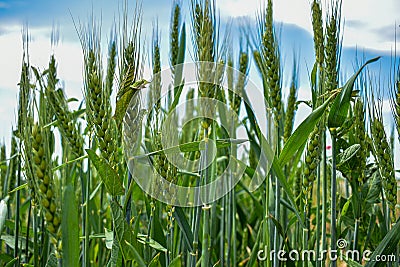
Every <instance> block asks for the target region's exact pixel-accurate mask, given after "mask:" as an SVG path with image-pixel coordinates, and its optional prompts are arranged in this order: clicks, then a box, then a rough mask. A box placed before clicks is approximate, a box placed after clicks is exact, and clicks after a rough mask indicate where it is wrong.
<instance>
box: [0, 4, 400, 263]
mask: <svg viewBox="0 0 400 267" xmlns="http://www.w3.org/2000/svg"><path fill="white" fill-rule="evenodd" d="M216 1H217V0H191V1H188V3H186V2H184V1H182V2H181V1H174V2H173V3H172V5H171V17H170V25H169V31H168V32H162V31H161V30H160V29H159V27H158V23H157V22H156V23H153V32H152V34H150V35H148V34H147V35H145V34H146V33H145V32H142V16H146V14H142V9H141V5H140V3H137V4H136V6H135V8H134V11H133V12H132V13H131V12H130V11H128V10H129V8H128V7H124V9H123V11H122V12H121V14H119V15H120V18H119V21H118V23H117V22H116V23H115V25H114V26H113V28H112V30H111V33H110V34H109V35H108V36H103V34H102V29H101V26H100V25H101V21H100V20H99V21H97V20H96V19H94V18H92V19H91V20H90V21H89V22H88V23H87V24H83V25H81V24H77V25H75V26H76V29H77V36H78V38H79V40H80V42H81V45H82V52H83V53H82V54H83V62H82V65H83V73H82V80H83V84H82V90H83V99H78V100H76V99H69V98H68V88H64V87H63V83H62V82H61V81H62V79H63V77H59V76H58V72H57V68H58V66H57V55H56V54H52V55H49V63H48V66H47V67H45V68H42V67H38V66H32V65H31V64H30V60H29V34H28V32H27V30H26V31H24V32H23V39H24V49H23V62H22V66H21V78H20V81H19V83H18V86H19V93H18V107H17V112H16V113H17V121H16V123H15V129H13V131H12V138H11V140H10V144H7V143H4V144H3V143H2V144H1V146H0V198H1V202H0V236H1V240H0V251H1V252H0V265H1V266H50V267H52V266H83V267H89V266H143V267H144V266H152V267H155V266H169V267H178V266H190V267H196V266H202V267H209V266H232V267H236V266H249V267H253V266H268V267H269V266H274V267H278V266H317V267H320V266H328V265H329V266H364V265H366V266H383V265H378V264H377V261H374V260H375V259H377V257H378V256H379V255H387V256H389V255H394V256H395V257H397V258H395V259H394V260H392V261H389V260H388V261H386V262H384V263H382V262H380V264H385V266H386V265H387V266H399V256H400V255H399V252H400V246H399V243H400V221H399V217H400V210H399V194H398V191H399V179H398V177H399V175H398V172H399V170H396V161H397V162H398V158H399V155H400V154H399V151H398V149H397V150H396V147H397V146H396V145H395V144H396V142H397V140H398V141H400V72H399V69H400V66H399V65H398V64H399V63H398V58H397V57H396V56H393V59H394V60H392V62H393V63H392V64H394V66H392V68H391V69H395V70H397V71H393V73H390V75H388V76H389V77H390V81H388V82H387V87H386V88H382V85H377V83H374V82H373V81H375V80H379V75H380V74H376V73H374V72H372V71H368V72H366V71H365V68H368V66H369V65H370V64H375V63H374V62H376V61H378V60H379V58H372V59H369V60H365V61H364V62H363V64H364V65H359V66H358V67H357V70H356V72H355V73H354V74H351V73H350V74H348V73H346V72H345V71H344V70H342V65H341V49H342V46H341V40H342V38H343V36H342V31H343V27H344V26H343V21H344V18H342V17H341V8H342V6H341V2H342V1H340V0H339V1H330V2H329V4H328V5H323V3H321V1H319V0H313V1H311V2H310V14H311V16H310V22H311V23H312V31H313V42H314V46H313V48H314V60H315V61H314V62H313V64H314V65H313V66H312V68H310V73H309V75H308V77H309V78H310V81H309V84H310V86H309V88H301V89H300V87H299V84H300V81H299V79H301V77H305V75H301V74H300V68H299V60H298V59H300V58H302V57H301V54H300V55H294V56H293V58H295V59H297V60H294V62H287V61H285V60H283V57H282V55H281V46H282V44H281V43H280V39H279V36H280V35H279V31H278V29H277V27H276V22H275V21H274V13H273V12H274V8H273V1H272V0H267V1H265V3H264V4H265V5H263V8H264V9H263V10H260V11H259V13H258V16H256V17H255V18H253V20H249V21H254V25H252V24H251V23H248V24H246V25H242V26H243V27H242V28H241V31H240V34H241V36H240V37H239V38H234V37H233V35H231V34H230V32H229V31H230V30H231V28H230V27H223V26H222V25H221V22H220V20H219V11H218V10H217V3H216ZM325 6H327V10H325V8H324V7H325ZM185 12H186V13H187V14H185ZM253 29H257V30H256V31H253ZM105 32H107V31H105ZM53 37H54V36H52V40H53ZM104 38H106V40H107V42H108V45H107V46H106V47H105V48H104V47H103V45H104V41H103V40H104ZM146 38H147V41H145V40H146ZM149 39H150V41H149ZM162 39H168V42H167V44H168V45H167V47H163V44H164V43H163V42H162V41H161V40H162ZM190 42H191V43H190ZM52 43H53V41H52ZM52 45H55V43H53V44H52ZM235 47H239V49H236V48H235ZM104 51H105V52H104ZM163 51H168V59H167V60H165V61H166V63H165V62H163V61H164V59H163V56H162V55H163ZM192 60H194V61H195V62H194V64H193V66H195V70H194V71H193V72H194V74H193V75H194V77H195V78H196V79H197V80H196V82H193V80H190V79H191V78H189V77H188V76H185V74H186V73H185V67H184V65H182V64H185V63H190V62H191V61H192ZM396 64H397V65H396ZM146 66H150V71H149V74H148V75H149V77H147V76H146V75H147V74H144V73H145V72H144V69H145V67H146ZM185 66H186V65H185ZM167 68H168V69H169V71H170V72H168V75H164V74H165V73H167V71H165V69H167ZM252 68H254V70H255V72H254V73H255V74H254V75H259V78H260V81H261V84H259V85H258V86H259V88H260V92H261V94H262V95H263V99H256V100H257V101H259V103H255V102H254V100H253V99H252V98H251V97H250V96H253V95H255V93H256V92H255V91H254V90H255V89H254V87H252V86H253V84H252V83H253V82H252V81H251V80H252V79H251V77H250V73H251V71H250V70H251V69H252ZM347 70H348V68H347ZM361 73H362V74H361ZM166 76H168V77H167V78H168V79H170V83H167V82H166V81H165V77H166ZM286 81H289V82H286ZM224 82H225V83H224ZM286 84H289V86H287V85H286ZM286 86H287V87H288V88H285V87H286ZM300 90H309V91H310V92H311V93H310V94H309V95H311V96H312V97H311V98H310V99H307V100H305V101H304V100H299V99H298V93H299V91H300ZM199 99H201V101H200V100H199ZM203 99H207V101H203ZM386 100H388V101H389V103H390V104H391V108H392V114H391V115H392V117H390V118H388V117H387V116H386V115H383V114H384V113H383V111H382V106H383V104H382V103H383V102H385V101H386ZM74 101H75V102H78V103H79V105H77V107H76V108H71V107H72V105H70V103H71V102H74ZM202 101H203V102H202ZM252 101H253V102H252ZM260 103H261V104H263V106H262V108H261V109H262V114H264V115H265V117H263V119H264V120H266V123H264V122H263V123H261V121H260V118H259V117H258V116H257V114H258V113H257V111H258V109H260V105H259V104H260ZM303 105H304V106H307V107H308V109H309V110H310V112H309V113H307V114H306V115H304V114H303V113H300V112H299V111H298V110H299V107H301V106H303ZM180 108H182V110H184V112H181V113H177V112H176V110H179V109H180ZM298 114H303V115H304V117H299V115H298ZM296 122H298V123H296ZM260 125H265V126H260ZM388 126H390V127H392V128H393V130H392V131H390V130H389V129H390V127H388ZM261 127H266V129H262V128H261ZM10 129H11V126H10ZM243 133H244V135H245V138H243ZM396 139H397V140H396ZM166 144H173V145H171V147H166V146H165V145H166ZM182 162H184V164H183V163H182ZM141 164H142V165H143V166H145V167H143V168H144V170H146V171H145V172H141V171H140V170H142V169H140V168H139V167H138V166H142V165H141ZM185 167H186V169H184V168H185ZM239 174H240V178H241V179H239V180H235V179H234V178H235V177H237V176H238V175H239ZM257 175H258V176H257ZM221 177H222V182H221V183H219V184H218V183H217V182H218V181H219V180H221V179H220V178H221ZM141 179H142V180H141ZM140 181H145V184H146V182H147V184H146V186H143V184H141V183H140ZM214 183H215V184H217V186H215V184H214ZM210 185H212V186H214V187H212V186H211V187H209V186H210ZM182 188H195V190H194V191H190V190H187V191H185V192H186V193H185V194H182V193H179V192H181V191H180V190H181V189H182ZM224 190H226V192H225V194H223V195H222V196H220V197H216V198H215V199H213V201H206V200H205V199H208V198H207V197H211V198H212V197H213V194H215V195H217V194H218V193H220V192H221V191H224ZM168 200H169V201H168ZM194 204H196V205H194ZM343 241H345V242H346V243H345V246H343ZM293 249H295V250H297V251H298V253H299V254H298V255H297V257H296V258H294V259H293V258H290V257H289V255H292V256H293V254H291V252H290V251H292V250H293ZM309 250H312V251H314V252H315V256H314V257H311V258H304V257H303V258H302V257H300V256H299V255H303V254H304V253H303V252H306V251H309ZM329 250H330V251H337V257H330V255H329V254H326V253H325V254H324V251H325V252H326V251H329ZM278 251H281V252H282V253H280V254H279V253H278ZM349 251H350V252H351V251H359V252H360V255H361V254H362V252H364V251H370V252H371V254H369V258H370V259H371V260H370V261H368V260H367V259H365V258H362V257H358V258H354V257H350V256H349V254H348V253H347V252H349ZM321 252H322V254H321ZM302 253H303V254H302ZM282 257H283V258H284V259H285V260H283V259H282ZM396 261H397V262H396Z"/></svg>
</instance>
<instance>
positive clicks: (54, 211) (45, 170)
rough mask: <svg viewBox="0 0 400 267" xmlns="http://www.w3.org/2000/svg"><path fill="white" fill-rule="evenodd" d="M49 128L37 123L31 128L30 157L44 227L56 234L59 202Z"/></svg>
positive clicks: (58, 220) (59, 221)
mask: <svg viewBox="0 0 400 267" xmlns="http://www.w3.org/2000/svg"><path fill="white" fill-rule="evenodd" d="M49 134H50V133H49V130H48V128H47V129H43V128H42V127H40V126H39V125H38V124H37V123H36V124H35V125H34V126H33V129H32V141H31V142H32V148H33V149H32V158H33V164H32V166H33V174H34V180H33V181H32V182H33V184H34V188H35V189H37V190H36V192H37V199H38V201H40V206H41V208H42V209H43V213H44V218H45V221H46V228H47V230H48V231H49V232H50V233H51V234H56V233H57V231H58V229H59V227H60V223H61V220H60V215H59V207H60V205H59V203H58V201H57V196H56V195H55V192H57V190H56V189H55V185H54V181H53V173H52V171H51V169H52V166H51V157H50V150H49V149H50V148H49V147H48V145H49Z"/></svg>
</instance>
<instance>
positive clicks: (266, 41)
mask: <svg viewBox="0 0 400 267" xmlns="http://www.w3.org/2000/svg"><path fill="white" fill-rule="evenodd" d="M264 23H265V25H264V32H263V34H262V56H263V57H264V58H265V63H266V66H265V68H266V74H267V78H266V80H267V83H268V89H269V95H268V96H269V97H270V98H271V105H272V106H271V107H272V109H273V112H274V116H275V124H276V125H278V124H279V121H280V119H281V112H282V91H281V73H280V72H281V70H280V59H279V50H278V45H277V41H276V39H275V34H274V27H273V17H272V0H269V1H268V6H267V11H266V15H265V22H264ZM264 97H266V96H264Z"/></svg>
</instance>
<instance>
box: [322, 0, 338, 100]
mask: <svg viewBox="0 0 400 267" xmlns="http://www.w3.org/2000/svg"><path fill="white" fill-rule="evenodd" d="M340 10H341V9H340V6H334V7H332V14H331V15H330V17H329V18H328V22H327V26H326V47H325V71H326V89H327V91H328V92H329V91H332V90H334V89H336V88H337V87H338V65H339V58H338V55H339V30H340Z"/></svg>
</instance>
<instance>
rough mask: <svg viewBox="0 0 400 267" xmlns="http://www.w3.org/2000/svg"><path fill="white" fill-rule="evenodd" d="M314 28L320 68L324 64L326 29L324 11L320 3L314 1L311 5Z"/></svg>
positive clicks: (316, 53) (315, 46)
mask: <svg viewBox="0 0 400 267" xmlns="http://www.w3.org/2000/svg"><path fill="white" fill-rule="evenodd" d="M311 13H312V27H313V32H314V50H315V59H316V61H317V63H318V65H319V67H320V68H322V67H323V64H324V29H323V26H322V25H323V23H322V9H321V3H320V1H317V0H314V1H313V2H312V4H311Z"/></svg>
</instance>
